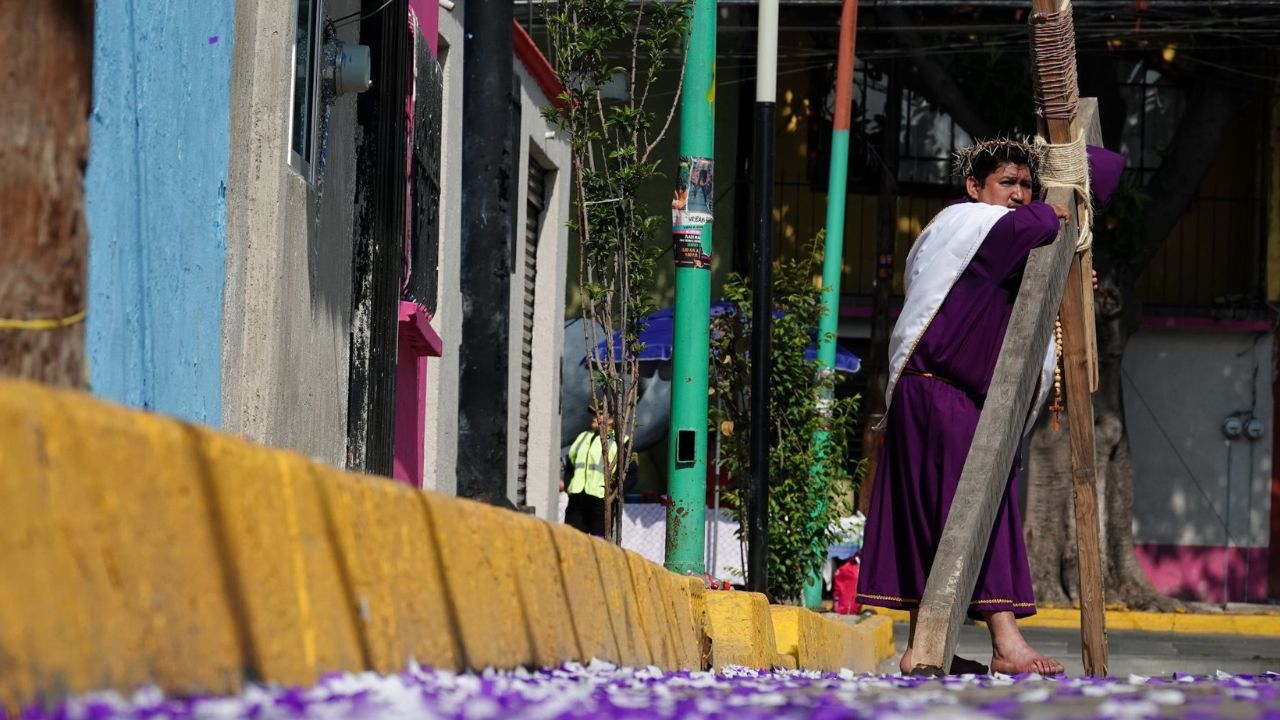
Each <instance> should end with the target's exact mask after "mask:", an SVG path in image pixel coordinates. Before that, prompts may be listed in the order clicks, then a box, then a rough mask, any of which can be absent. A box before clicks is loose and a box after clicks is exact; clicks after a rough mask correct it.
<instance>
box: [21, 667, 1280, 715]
mask: <svg viewBox="0 0 1280 720" xmlns="http://www.w3.org/2000/svg"><path fill="white" fill-rule="evenodd" d="M0 717H4V714H3V712H0ZM17 717H20V718H21V719H22V720H196V719H208V720H215V719H217V720H231V719H232V718H252V719H254V720H299V719H314V720H338V719H339V718H343V719H345V718H367V719H369V720H411V719H412V720H418V719H419V718H441V719H442V720H443V719H446V718H447V719H454V718H457V719H459V720H492V719H496V718H531V719H541V720H588V719H594V718H634V719H635V720H642V719H643V720H648V719H650V718H654V719H661V720H666V719H668V718H671V719H675V718H680V719H682V720H684V719H689V720H693V719H694V718H696V719H698V720H711V719H720V718H723V719H724V720H780V719H781V720H791V719H794V720H801V719H805V720H880V719H884V720H890V719H892V720H903V719H910V720H940V719H943V718H945V719H947V720H950V719H951V718H964V719H966V720H967V719H969V718H973V719H975V720H978V719H981V720H1017V719H1022V718H1034V719H1036V720H1041V719H1043V720H1050V719H1053V720H1056V719H1057V718H1072V719H1073V720H1075V719H1080V718H1125V719H1128V718H1134V719H1136V718H1183V719H1185V720H1205V719H1206V718H1220V717H1229V718H1260V719H1261V720H1275V719H1276V718H1278V717H1280V675H1264V676H1243V675H1227V674H1216V675H1212V676H1208V677H1191V676H1180V677H1178V678H1176V679H1153V678H1146V677H1140V676H1130V677H1126V678H1109V679H1104V680H1096V679H1093V678H1052V679H1048V678H1041V677H1040V676H1038V675H1028V676H1018V677H1009V676H1007V675H999V676H981V677H979V676H973V675H968V676H964V677H948V678H914V677H904V676H901V675H892V676H890V675H868V674H862V675H859V674H857V673H851V672H848V671H844V672H839V673H822V672H816V671H796V670H781V671H772V672H770V671H757V670H749V669H746V668H740V667H739V668H726V669H725V670H724V671H723V672H718V673H710V672H663V671H661V670H659V669H657V668H619V667H615V666H613V665H609V664H608V663H600V662H592V663H591V664H589V665H587V666H585V667H584V666H582V665H579V664H576V663H570V664H567V665H565V666H564V667H562V668H559V669H555V670H540V671H536V672H529V671H524V670H515V671H501V672H495V671H486V672H483V673H465V674H461V675H459V674H455V673H452V672H444V671H431V670H427V669H421V668H416V667H415V668H411V669H410V670H408V671H406V672H403V673H398V674H392V675H377V674H375V673H358V674H344V675H329V676H326V677H324V678H322V679H321V681H320V682H319V683H318V684H317V685H316V686H314V687H311V688H306V689H291V688H282V687H279V686H271V685H265V686H264V685H252V686H250V687H248V688H246V689H245V691H244V692H243V693H241V694H239V695H236V696H230V697H196V698H169V697H165V696H164V694H163V693H161V692H160V691H158V690H156V689H146V690H142V691H139V692H137V693H135V694H133V695H132V696H129V697H124V696H121V695H118V694H115V693H96V694H90V695H87V696H81V697H78V698H76V699H73V700H71V701H68V702H66V703H63V704H61V705H58V706H54V707H29V708H27V709H26V711H24V712H23V713H21V714H20V715H19V716H17ZM15 720H16V719H15Z"/></svg>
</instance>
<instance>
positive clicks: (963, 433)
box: [858, 202, 1058, 617]
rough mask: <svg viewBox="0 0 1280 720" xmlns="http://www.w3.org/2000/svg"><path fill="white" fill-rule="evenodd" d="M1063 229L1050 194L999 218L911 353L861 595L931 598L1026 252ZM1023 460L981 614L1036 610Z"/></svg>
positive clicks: (996, 534) (872, 518)
mask: <svg viewBox="0 0 1280 720" xmlns="http://www.w3.org/2000/svg"><path fill="white" fill-rule="evenodd" d="M1057 234H1058V218H1057V217H1056V216H1055V215H1054V214H1053V209H1052V208H1051V207H1049V206H1048V205H1046V204H1044V203H1041V202H1034V203H1031V204H1030V205H1026V206H1023V207H1021V208H1018V209H1017V210H1014V211H1013V212H1011V213H1009V214H1007V215H1005V216H1004V217H1003V218H1001V219H1000V220H999V221H998V222H996V224H995V226H994V227H992V228H991V232H989V233H987V237H986V238H985V239H983V241H982V245H981V247H980V248H979V249H978V252H977V254H976V255H974V258H973V260H972V261H970V263H969V266H968V267H967V268H966V269H965V271H964V272H963V273H962V274H961V275H960V279H959V280H957V281H956V284H955V286H954V287H952V289H951V292H950V293H949V294H948V295H947V298H946V300H944V301H943V303H942V307H941V308H940V309H939V311H938V314H937V315H936V316H935V317H934V319H933V322H931V323H930V324H929V328H928V330H926V331H925V333H924V336H923V337H921V338H920V342H919V344H917V345H916V348H915V351H914V352H912V354H911V358H910V360H909V361H908V363H907V368H908V371H907V372H905V373H903V375H902V377H901V378H900V379H899V380H898V385H897V389H896V390H894V398H893V405H892V406H891V407H890V410H889V415H888V423H887V425H886V427H885V435H884V441H883V443H882V444H881V447H880V459H879V463H878V464H877V466H876V479H875V486H874V490H873V491H872V497H871V511H870V515H869V516H868V518H867V531H866V538H865V541H864V543H863V551H862V570H861V572H860V573H859V577H858V602H860V603H864V604H867V605H879V606H882V607H895V608H914V607H916V606H917V605H918V604H919V602H920V598H921V597H923V595H924V587H925V581H926V580H927V579H928V577H929V568H930V566H932V564H933V556H934V554H935V553H936V552H937V549H938V541H939V540H941V538H942V528H943V524H944V523H945V522H946V519H947V512H948V511H949V510H950V509H951V500H952V498H953V497H954V496H955V492H956V485H957V484H958V483H959V480H960V473H961V471H962V470H963V469H964V462H965V459H966V458H967V457H968V455H969V446H970V444H972V442H973V435H974V431H975V430H976V429H977V426H978V416H979V414H980V413H981V412H982V401H983V399H984V398H985V397H986V394H987V389H988V387H989V386H990V384H991V377H992V375H993V374H994V371H995V366H996V359H997V358H998V357H999V354H1000V345H1001V343H1002V342H1003V341H1004V333H1005V329H1006V328H1007V327H1008V325H1009V317H1010V315H1012V313H1013V303H1014V300H1015V299H1016V298H1017V294H1018V284H1019V283H1020V282H1021V281H1022V270H1023V268H1024V267H1025V266H1026V262H1027V255H1028V254H1029V253H1030V252H1031V250H1032V249H1034V248H1036V247H1039V246H1041V245H1045V244H1047V243H1049V242H1052V241H1053V239H1054V237H1056V236H1057ZM913 372H916V373H931V374H933V375H934V376H935V377H932V378H930V377H922V376H920V375H916V374H912V373H913ZM1017 464H1018V463H1016V462H1015V463H1014V467H1015V469H1014V470H1013V471H1012V472H1010V475H1009V485H1008V487H1007V489H1006V491H1005V494H1004V497H1003V499H1002V500H1001V501H1000V509H999V510H998V511H997V513H996V522H995V526H994V528H993V530H992V531H991V541H990V543H989V545H988V546H987V554H986V558H985V559H984V561H983V563H982V569H981V570H980V571H979V574H978V584H977V586H976V589H975V591H974V595H973V603H971V604H970V606H969V607H970V613H971V614H976V613H979V612H994V611H1000V610H1010V611H1012V612H1013V613H1014V614H1015V615H1017V616H1019V617H1022V616H1026V615H1032V614H1035V611H1036V608H1035V595H1034V593H1033V591H1032V589H1031V570H1030V567H1029V565H1028V563H1027V550H1026V546H1025V545H1024V543H1023V540H1022V521H1021V518H1020V517H1019V515H1018V496H1017V488H1016V487H1015V485H1014V480H1015V476H1016V473H1017V470H1016V467H1017Z"/></svg>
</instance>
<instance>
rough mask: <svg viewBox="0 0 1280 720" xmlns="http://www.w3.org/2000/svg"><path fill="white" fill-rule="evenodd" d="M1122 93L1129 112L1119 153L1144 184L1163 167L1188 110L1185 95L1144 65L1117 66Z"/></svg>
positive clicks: (1159, 73)
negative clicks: (1167, 150)
mask: <svg viewBox="0 0 1280 720" xmlns="http://www.w3.org/2000/svg"><path fill="white" fill-rule="evenodd" d="M1117 65H1118V72H1119V78H1118V80H1119V81H1120V94H1121V96H1123V97H1124V101H1125V107H1126V109H1127V111H1128V114H1127V116H1126V117H1125V120H1124V132H1123V134H1122V135H1121V138H1120V152H1121V153H1122V154H1124V156H1125V158H1126V160H1127V163H1126V165H1127V166H1128V168H1129V170H1131V171H1133V172H1136V173H1139V175H1140V178H1139V179H1140V180H1141V181H1142V182H1143V183H1144V184H1145V183H1146V181H1147V180H1150V179H1151V176H1152V175H1153V174H1155V171H1156V170H1157V169H1159V168H1160V161H1161V159H1162V158H1163V156H1164V152H1165V150H1166V148H1168V146H1169V142H1170V141H1172V140H1173V132H1174V130H1175V129H1176V128H1177V126H1178V121H1179V120H1181V119H1182V113H1183V111H1184V110H1185V109H1186V93H1185V91H1184V90H1183V89H1182V88H1181V87H1178V86H1177V85H1175V84H1173V83H1172V82H1171V81H1170V80H1169V79H1168V78H1167V77H1165V75H1164V74H1163V73H1161V72H1160V71H1159V70H1154V69H1152V68H1150V67H1148V66H1147V64H1146V63H1145V62H1133V63H1117Z"/></svg>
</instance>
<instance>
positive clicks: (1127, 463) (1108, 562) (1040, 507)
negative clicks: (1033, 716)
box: [1024, 72, 1251, 610]
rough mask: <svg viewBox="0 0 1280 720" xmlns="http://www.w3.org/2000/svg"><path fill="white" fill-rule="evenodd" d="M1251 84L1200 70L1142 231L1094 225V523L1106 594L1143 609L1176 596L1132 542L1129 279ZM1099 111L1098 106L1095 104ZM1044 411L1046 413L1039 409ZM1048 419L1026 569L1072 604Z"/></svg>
mask: <svg viewBox="0 0 1280 720" xmlns="http://www.w3.org/2000/svg"><path fill="white" fill-rule="evenodd" d="M1250 95H1251V92H1250V89H1249V88H1247V87H1241V86H1240V85H1239V84H1238V83H1233V82H1231V81H1230V79H1229V78H1226V77H1223V76H1220V75H1218V74H1211V73H1207V72H1206V73H1204V74H1202V75H1201V76H1200V78H1199V81H1198V82H1197V84H1196V86H1195V87H1194V88H1193V90H1192V92H1191V94H1190V97H1189V98H1188V102H1187V112H1186V113H1185V114H1184V116H1183V117H1182V118H1181V119H1180V121H1179V123H1178V129H1177V131H1176V133H1175V134H1174V138H1173V140H1172V142H1170V144H1169V148H1168V150H1167V152H1166V154H1165V157H1164V161H1163V163H1162V164H1161V167H1160V170H1159V171H1158V172H1157V173H1156V175H1155V177H1153V178H1152V180H1151V182H1150V183H1149V184H1148V186H1147V189H1148V191H1149V192H1150V193H1151V199H1150V200H1149V201H1148V202H1147V203H1146V204H1145V206H1144V207H1143V210H1142V221H1141V223H1140V224H1139V227H1141V228H1142V230H1141V236H1140V237H1138V238H1136V239H1134V240H1136V242H1132V243H1131V245H1130V247H1126V248H1122V247H1120V245H1122V244H1123V243H1118V242H1116V241H1115V239H1114V238H1110V237H1108V233H1107V232H1106V230H1105V229H1104V228H1098V227H1095V231H1096V232H1097V233H1098V237H1099V239H1098V240H1097V241H1096V242H1095V254H1096V255H1097V267H1098V272H1099V275H1100V276H1101V277H1102V282H1101V287H1100V289H1099V292H1098V294H1097V299H1096V303H1095V307H1096V311H1097V330H1098V373H1099V384H1098V392H1097V393H1095V394H1094V396H1093V414H1094V428H1093V429H1094V437H1095V440H1096V461H1097V484H1098V485H1097V490H1098V497H1099V498H1101V503H1100V506H1099V515H1100V518H1099V530H1100V532H1101V533H1102V537H1101V538H1100V540H1101V546H1102V554H1103V558H1102V564H1103V572H1104V576H1103V577H1104V583H1105V590H1106V597H1107V602H1108V603H1117V604H1122V605H1127V606H1129V607H1132V608H1139V609H1149V610H1170V609H1173V608H1175V607H1177V606H1178V605H1179V603H1178V602H1177V601H1175V600H1172V599H1170V598H1168V597H1165V596H1164V595H1162V594H1160V593H1159V592H1158V591H1156V589H1155V588H1154V587H1153V586H1152V585H1151V582H1150V581H1149V580H1148V579H1147V577H1146V574H1145V573H1143V571H1142V568H1141V567H1139V565H1138V561H1137V557H1136V556H1135V555H1134V550H1133V472H1134V470H1133V460H1132V456H1131V455H1130V451H1129V435H1128V432H1127V430H1126V427H1125V416H1124V395H1123V393H1122V388H1121V364H1122V362H1123V360H1124V351H1125V347H1126V346H1127V345H1128V342H1129V337H1130V336H1131V335H1132V334H1133V333H1134V332H1135V331H1136V330H1137V329H1138V324H1139V321H1140V320H1141V318H1142V306H1141V303H1140V302H1139V301H1138V299H1137V298H1136V297H1135V294H1134V293H1135V286H1136V284H1137V279H1138V278H1139V277H1140V276H1141V274H1142V273H1143V272H1144V271H1145V270H1146V266H1147V264H1148V263H1150V261H1151V258H1152V257H1154V255H1155V253H1156V251H1157V250H1158V249H1159V247H1160V245H1161V244H1162V243H1163V242H1164V240H1165V239H1166V238H1167V237H1168V236H1169V233H1170V232H1171V231H1172V229H1173V226H1174V225H1175V224H1176V223H1177V221H1178V219H1179V218H1180V217H1181V216H1182V214H1183V213H1184V212H1186V209H1187V206H1188V205H1190V204H1191V202H1192V200H1194V199H1195V196H1196V194H1197V192H1198V189H1199V187H1200V182H1201V180H1202V179H1203V178H1204V175H1205V173H1206V172H1207V171H1208V170H1209V167H1210V166H1211V165H1212V163H1213V160H1214V158H1215V157H1216V151H1217V148H1218V146H1219V144H1220V142H1221V140H1222V138H1223V136H1224V135H1225V134H1226V132H1227V131H1228V129H1229V128H1230V127H1231V124H1232V123H1233V122H1234V120H1235V118H1236V117H1237V116H1238V114H1239V112H1240V110H1242V109H1243V108H1244V107H1245V106H1246V105H1247V104H1248V102H1249V99H1250ZM1103 113H1104V114H1103V120H1104V122H1105V121H1106V118H1107V115H1106V111H1105V109H1104V111H1103ZM1045 414H1046V415H1047V413H1045ZM1060 419H1061V420H1062V423H1063V428H1062V429H1061V430H1060V431H1059V432H1058V433H1053V432H1052V431H1051V430H1050V429H1049V424H1048V422H1047V421H1046V418H1044V417H1042V418H1041V421H1040V422H1039V423H1038V424H1037V426H1036V429H1035V431H1034V432H1033V433H1032V437H1031V441H1030V447H1029V457H1028V458H1027V468H1026V480H1027V512H1026V523H1025V526H1024V532H1025V534H1026V538H1027V554H1028V555H1029V556H1030V560H1031V579H1032V583H1033V584H1034V585H1035V588H1036V598H1037V600H1038V601H1039V602H1042V603H1046V604H1050V605H1054V604H1058V605H1061V604H1071V603H1074V602H1076V601H1077V600H1078V599H1079V582H1080V577H1079V570H1078V568H1077V563H1076V556H1075V547H1076V545H1075V527H1074V524H1075V515H1074V512H1073V510H1072V504H1073V503H1074V498H1073V496H1072V492H1071V474H1070V473H1071V462H1070V434H1069V432H1068V430H1067V428H1066V415H1065V414H1063V415H1061V416H1060Z"/></svg>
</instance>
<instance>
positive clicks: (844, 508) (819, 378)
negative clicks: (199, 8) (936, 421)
mask: <svg viewBox="0 0 1280 720" xmlns="http://www.w3.org/2000/svg"><path fill="white" fill-rule="evenodd" d="M821 242H822V239H821V236H819V237H818V239H816V240H815V241H813V243H811V244H810V245H808V246H807V247H806V248H805V251H806V252H805V253H804V255H803V257H802V258H801V259H797V260H790V261H782V262H780V263H778V266H777V268H776V270H775V274H774V287H773V298H774V307H775V314H774V315H775V316H774V319H773V345H772V347H773V351H772V353H771V357H772V361H773V363H772V367H771V371H770V383H771V384H770V393H769V395H770V397H769V424H768V427H769V530H768V539H769V553H768V574H769V582H768V587H769V594H770V595H771V596H772V597H774V598H775V599H778V600H781V601H784V602H792V601H798V600H799V599H800V597H801V594H802V590H803V588H804V585H805V583H806V582H807V581H808V580H809V579H810V578H812V577H815V576H817V575H818V574H819V573H820V572H821V570H822V563H823V561H824V559H825V558H826V554H827V546H828V545H829V544H830V543H832V542H833V541H835V540H836V532H835V530H836V528H838V527H839V521H840V518H841V517H843V516H844V515H845V514H846V513H847V512H848V510H849V499H850V498H851V497H852V494H853V489H854V485H855V482H856V479H855V477H854V476H853V475H852V474H851V473H850V472H849V470H848V467H849V466H848V463H847V455H848V450H849V440H850V438H851V437H852V432H853V420H854V418H855V416H856V414H857V400H858V398H857V397H851V398H835V397H834V389H835V385H836V383H837V382H838V380H839V378H838V375H837V373H835V372H822V371H821V370H820V369H819V366H818V363H817V362H816V361H810V360H805V357H804V354H805V349H806V348H807V347H808V346H809V345H810V344H811V343H813V342H815V336H816V334H817V329H818V321H819V319H820V318H821V317H822V314H823V312H824V309H823V306H822V300H821V295H820V292H821V288H819V287H818V286H817V285H816V284H815V283H814V277H815V276H816V275H820V270H821V264H822V255H821V252H820V250H819V249H820V248H821ZM725 296H726V298H727V299H728V300H729V301H731V303H732V306H731V308H730V309H729V310H727V311H726V312H724V313H722V314H720V315H719V316H717V317H716V318H714V320H713V321H712V328H711V336H712V339H711V346H712V347H711V349H712V353H711V372H710V375H711V378H710V379H711V392H712V394H713V395H718V396H719V398H718V402H714V401H713V403H712V413H711V415H712V417H711V420H712V424H713V426H714V429H715V430H716V431H718V432H720V434H721V442H722V443H723V445H722V450H721V452H722V457H723V458H724V459H725V464H726V465H727V467H728V468H729V472H730V473H731V474H732V475H733V476H734V478H735V483H734V486H733V488H732V489H731V490H730V491H729V492H728V495H729V501H730V502H729V504H730V505H731V506H732V507H733V513H734V518H735V519H736V520H737V521H738V522H739V523H740V528H741V529H740V530H739V540H745V538H746V536H747V532H748V527H747V521H748V518H747V478H748V477H749V475H750V455H749V453H750V446H751V439H750V437H749V420H750V405H751V382H750V377H751V359H750V353H749V350H750V347H751V327H752V324H751V288H750V286H749V285H748V284H747V282H746V281H745V280H743V278H742V277H740V276H738V275H736V274H735V275H732V276H730V278H729V282H728V283H727V284H726V286H725ZM824 433H825V438H826V439H825V441H824V442H820V441H819V439H820V438H821V437H822V435H823V434H824Z"/></svg>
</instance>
